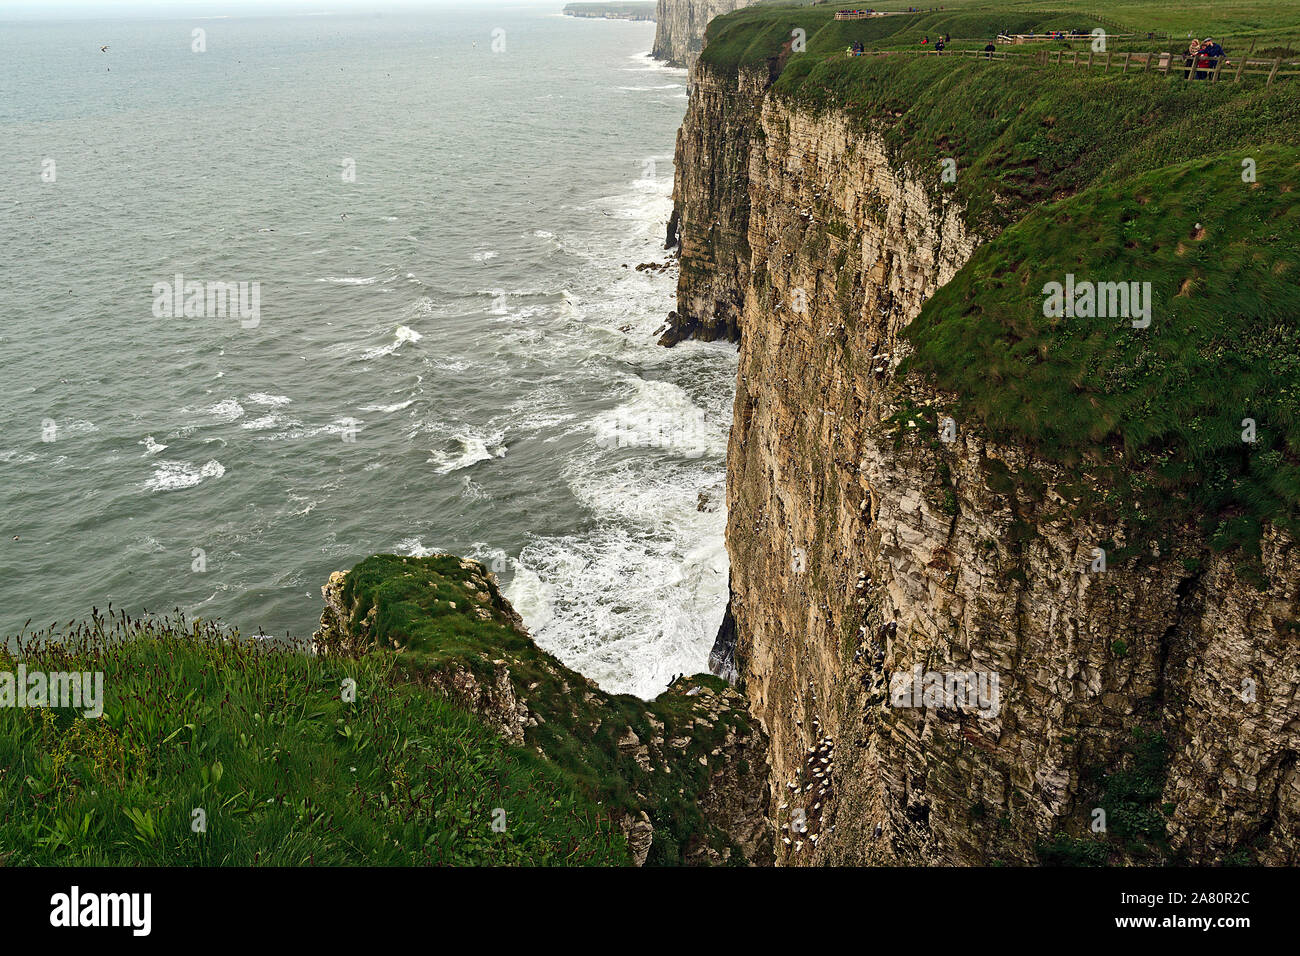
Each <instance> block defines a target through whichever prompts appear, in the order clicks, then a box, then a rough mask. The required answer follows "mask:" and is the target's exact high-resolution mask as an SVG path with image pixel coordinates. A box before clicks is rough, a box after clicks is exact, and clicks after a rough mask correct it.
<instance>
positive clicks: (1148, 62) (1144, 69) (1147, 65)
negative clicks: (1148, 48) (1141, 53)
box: [1142, 53, 1155, 73]
mask: <svg viewBox="0 0 1300 956" xmlns="http://www.w3.org/2000/svg"><path fill="white" fill-rule="evenodd" d="M1153 56H1155V54H1154V53H1148V54H1147V56H1146V62H1145V63H1143V64H1142V72H1143V73H1149V72H1151V58H1152V57H1153Z"/></svg>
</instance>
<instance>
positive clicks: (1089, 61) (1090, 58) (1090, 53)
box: [1088, 50, 1092, 66]
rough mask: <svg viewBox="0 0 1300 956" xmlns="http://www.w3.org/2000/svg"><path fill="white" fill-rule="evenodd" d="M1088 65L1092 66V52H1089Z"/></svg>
mask: <svg viewBox="0 0 1300 956" xmlns="http://www.w3.org/2000/svg"><path fill="white" fill-rule="evenodd" d="M1088 65H1089V66H1092V51H1091V50H1089V51H1088Z"/></svg>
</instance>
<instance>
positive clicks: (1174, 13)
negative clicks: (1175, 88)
mask: <svg viewBox="0 0 1300 956" xmlns="http://www.w3.org/2000/svg"><path fill="white" fill-rule="evenodd" d="M859 6H863V5H860V4H850V3H826V4H821V5H818V6H810V5H807V4H794V3H765V4H757V5H754V6H749V7H745V8H744V9H741V10H738V11H736V12H735V13H731V14H728V15H726V16H724V17H719V18H717V19H715V20H713V21H712V22H711V23H710V24H709V28H708V32H707V34H706V40H705V48H704V52H703V54H702V57H701V59H702V60H703V61H704V62H705V63H707V64H709V65H711V66H712V67H713V68H715V69H722V70H735V69H736V68H738V67H740V66H750V67H753V66H762V65H763V64H764V62H766V61H767V60H768V59H769V58H774V57H778V56H780V55H781V52H782V47H783V46H788V44H789V43H790V40H791V31H792V30H794V29H802V30H803V31H804V32H805V36H806V39H807V53H806V55H807V56H810V57H813V58H818V57H824V56H828V55H834V56H837V57H840V58H843V57H842V54H843V51H844V50H845V49H846V48H847V47H848V46H850V45H851V44H852V43H853V42H854V41H855V40H860V41H862V43H863V44H864V45H865V46H866V48H867V49H868V50H907V49H916V48H919V46H920V43H921V40H922V38H924V37H929V38H930V41H931V43H933V41H934V39H935V37H937V36H940V35H944V34H950V35H951V37H952V41H951V45H952V47H953V48H954V49H962V48H981V47H983V45H984V44H985V43H987V42H989V41H990V40H992V39H994V38H995V37H996V36H997V34H998V33H1000V32H1003V31H1009V32H1012V33H1044V32H1048V31H1051V30H1066V31H1068V30H1081V31H1083V32H1085V33H1089V32H1091V31H1092V30H1093V29H1095V28H1101V29H1104V30H1106V31H1107V32H1108V33H1110V34H1129V33H1133V34H1137V37H1135V38H1134V39H1131V40H1130V39H1121V38H1118V37H1116V38H1112V39H1111V40H1110V41H1108V47H1107V48H1108V49H1110V50H1113V51H1125V50H1156V51H1164V50H1169V49H1182V48H1185V47H1186V43H1187V40H1188V39H1189V38H1190V37H1197V38H1203V37H1206V36H1213V37H1215V38H1216V39H1218V40H1219V41H1220V42H1222V43H1223V44H1224V46H1225V48H1226V49H1227V51H1228V54H1229V56H1232V55H1234V54H1245V53H1246V52H1247V51H1249V50H1251V49H1252V44H1253V53H1252V55H1254V56H1259V57H1273V56H1288V55H1292V54H1295V53H1300V2H1298V0H1255V2H1249V0H1247V2H1243V3H1236V2H1226V0H1219V2H1214V0H1202V2H1200V3H1190V4H1181V3H1180V4H1165V3H1159V2H1155V0H1133V2H1130V0H1019V2H1016V3H1006V2H999V0H956V2H952V3H945V4H943V10H928V11H923V12H920V13H915V14H903V15H899V16H887V17H878V18H871V19H867V20H848V21H843V20H836V19H835V11H836V10H838V9H842V8H855V7H859ZM870 6H872V7H874V8H875V9H878V10H893V11H905V10H906V9H907V6H908V5H907V4H905V3H902V4H900V3H887V4H870ZM1148 33H1165V34H1167V38H1163V39H1156V40H1151V41H1148V40H1147V39H1146V35H1147V34H1148ZM1090 41H1091V37H1089V38H1088V40H1087V41H1082V40H1076V41H1073V42H1066V43H1053V44H1046V43H1040V44H1034V45H1033V46H1024V47H1019V48H1017V52H1020V51H1027V50H1039V49H1044V48H1048V49H1086V48H1087V43H1088V42H1090ZM1007 49H1010V48H1007Z"/></svg>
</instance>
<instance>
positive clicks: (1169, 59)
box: [848, 49, 1300, 86]
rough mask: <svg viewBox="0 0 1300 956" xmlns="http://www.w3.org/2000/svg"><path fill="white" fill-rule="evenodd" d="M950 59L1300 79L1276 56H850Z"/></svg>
mask: <svg viewBox="0 0 1300 956" xmlns="http://www.w3.org/2000/svg"><path fill="white" fill-rule="evenodd" d="M909 54H911V55H917V56H951V57H974V58H976V59H982V60H1017V61H1021V62H1025V63H1034V64H1037V65H1039V66H1056V67H1060V68H1069V69H1079V68H1084V69H1100V70H1101V71H1102V72H1103V73H1108V72H1110V70H1111V68H1112V67H1114V69H1115V72H1117V73H1151V74H1156V75H1160V76H1171V75H1172V76H1175V77H1177V78H1179V79H1184V80H1193V79H1195V80H1198V81H1201V82H1210V83H1218V82H1219V81H1220V80H1222V81H1224V82H1227V81H1229V80H1231V81H1232V82H1233V83H1239V82H1241V78H1242V77H1243V76H1263V77H1266V78H1267V79H1266V80H1265V85H1266V86H1271V85H1272V84H1273V81H1274V80H1280V79H1283V78H1284V77H1289V76H1300V60H1284V59H1282V57H1276V58H1274V59H1271V60H1262V59H1253V58H1251V57H1248V56H1247V57H1242V58H1241V59H1239V60H1236V59H1233V58H1231V57H1226V56H1221V57H1219V58H1218V59H1217V60H1216V61H1215V63H1214V65H1213V66H1209V65H1205V66H1197V67H1193V66H1191V65H1190V64H1191V58H1190V57H1189V56H1188V55H1187V54H1186V53H1094V52H1092V51H1089V52H1087V53H1084V54H1080V52H1079V51H1077V50H1070V51H1066V50H1056V51H1052V50H1038V51H1036V52H1033V53H1014V52H1012V51H1010V50H952V49H948V50H944V51H942V52H939V51H936V50H872V51H867V52H863V53H853V52H852V51H850V52H849V53H848V55H849V56H897V55H903V56H906V55H909Z"/></svg>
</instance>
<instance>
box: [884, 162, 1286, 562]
mask: <svg viewBox="0 0 1300 956" xmlns="http://www.w3.org/2000/svg"><path fill="white" fill-rule="evenodd" d="M1253 158H1254V159H1255V160H1256V162H1257V164H1258V167H1257V175H1258V179H1257V181H1256V182H1255V183H1251V184H1248V183H1244V182H1243V181H1242V167H1241V157H1240V155H1239V154H1237V153H1232V154H1226V155H1217V156H1213V157H1209V158H1205V159H1199V160H1193V161H1191V162H1187V163H1182V164H1179V165H1177V166H1173V167H1167V168H1163V169H1159V170H1156V171H1153V172H1149V173H1144V174H1142V175H1138V176H1134V177H1130V178H1126V179H1121V180H1119V182H1118V183H1113V184H1109V183H1108V184H1106V185H1101V186H1097V187H1094V188H1092V189H1090V190H1087V191H1086V192H1084V193H1082V194H1080V195H1078V196H1075V197H1073V198H1071V199H1067V200H1064V201H1062V202H1059V203H1056V204H1053V205H1048V206H1046V207H1043V208H1041V209H1038V210H1035V211H1034V212H1032V213H1031V214H1029V215H1028V216H1026V217H1025V218H1024V219H1023V220H1022V221H1021V222H1019V223H1017V224H1016V225H1014V226H1012V227H1011V228H1009V229H1008V230H1006V231H1005V232H1004V233H1002V234H1001V235H1000V236H999V237H998V238H997V239H996V240H994V241H993V242H990V243H988V244H987V245H985V246H983V247H982V248H981V249H979V250H978V251H977V252H976V254H975V256H974V257H973V258H972V260H971V262H970V263H968V264H967V266H966V267H965V268H964V269H962V271H961V272H960V273H959V274H958V275H957V276H956V277H955V278H954V279H953V281H951V282H950V283H948V285H946V286H945V287H944V288H942V289H941V290H940V291H939V292H938V293H936V295H935V296H934V297H933V298H932V299H931V300H930V302H928V303H927V304H926V307H925V308H924V309H923V310H922V313H921V315H920V316H919V317H918V318H917V319H916V320H915V321H914V322H913V323H912V325H911V326H910V327H909V329H908V334H909V336H910V338H911V339H912V341H913V343H914V344H915V346H916V352H915V353H914V355H913V357H912V358H911V360H910V363H909V364H910V365H911V367H913V368H916V369H921V370H924V371H926V372H929V373H931V374H933V375H934V376H935V377H936V378H937V380H938V381H939V382H941V383H942V385H943V387H944V388H945V389H949V390H951V391H953V392H955V393H956V394H957V396H958V401H959V404H960V407H961V408H962V412H961V414H962V415H964V416H965V417H966V418H967V420H969V418H970V417H972V416H976V417H978V418H979V420H980V421H982V422H983V423H984V425H985V426H986V427H987V428H988V429H990V430H991V431H993V432H994V433H995V434H998V435H1001V436H1003V437H1011V438H1014V439H1019V440H1028V441H1029V442H1031V443H1032V444H1033V445H1034V446H1035V447H1037V448H1038V449H1039V450H1040V451H1041V452H1043V453H1044V454H1046V455H1047V456H1048V457H1050V458H1053V459H1055V460H1057V461H1059V462H1062V463H1064V464H1066V465H1067V466H1070V467H1071V468H1073V469H1074V470H1075V471H1076V473H1078V474H1079V475H1080V476H1085V475H1086V476H1087V477H1088V479H1090V480H1091V479H1099V480H1100V482H1099V483H1100V486H1101V487H1102V488H1103V489H1105V490H1106V501H1105V503H1106V504H1107V505H1108V506H1109V509H1110V510H1111V511H1112V512H1113V513H1115V514H1116V516H1117V517H1124V518H1129V519H1131V520H1133V519H1136V520H1141V519H1144V518H1145V519H1148V520H1149V522H1150V523H1151V524H1152V525H1155V526H1158V527H1163V528H1164V529H1165V530H1169V529H1170V526H1171V523H1172V524H1173V525H1180V524H1182V523H1184V522H1186V521H1188V520H1191V519H1192V518H1194V517H1197V518H1199V519H1200V520H1201V521H1202V522H1203V524H1204V525H1205V530H1206V531H1208V532H1210V533H1211V534H1212V535H1213V540H1214V543H1215V544H1216V545H1218V546H1220V547H1228V546H1245V547H1246V548H1247V549H1249V548H1251V547H1253V545H1254V543H1255V542H1256V541H1257V539H1258V537H1259V535H1260V532H1261V530H1262V525H1263V524H1265V523H1273V524H1275V525H1279V526H1283V527H1287V528H1290V529H1291V530H1292V531H1295V530H1297V525H1296V517H1297V504H1298V503H1300V318H1298V317H1300V282H1298V281H1297V280H1300V244H1298V243H1297V242H1296V235H1297V229H1298V228H1300V205H1298V204H1297V202H1296V195H1297V190H1298V189H1300V150H1296V149H1293V148H1276V147H1270V148H1264V149H1259V150H1255V151H1253ZM1198 227H1199V228H1198ZM1066 271H1070V272H1073V273H1074V274H1075V275H1076V277H1077V279H1078V280H1085V279H1092V280H1094V281H1101V280H1110V281H1139V282H1150V283H1151V286H1152V294H1153V295H1152V297H1153V304H1152V321H1151V326H1150V328H1147V329H1140V330H1139V329H1134V328H1133V327H1132V326H1131V325H1130V323H1129V322H1128V321H1127V320H1125V319H1123V318H1047V317H1044V315H1043V310H1042V304H1043V301H1044V296H1043V294H1042V291H1041V290H1042V288H1043V286H1044V284H1045V283H1047V282H1050V281H1064V278H1065V272H1066ZM1246 418H1252V419H1254V420H1255V422H1256V427H1257V440H1256V441H1255V442H1254V444H1247V443H1245V442H1243V441H1242V424H1243V419H1246ZM1078 493H1079V494H1080V495H1081V496H1083V497H1084V500H1085V501H1086V500H1087V494H1088V490H1087V488H1086V487H1080V488H1079V489H1078ZM1094 503H1100V502H1094Z"/></svg>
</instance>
